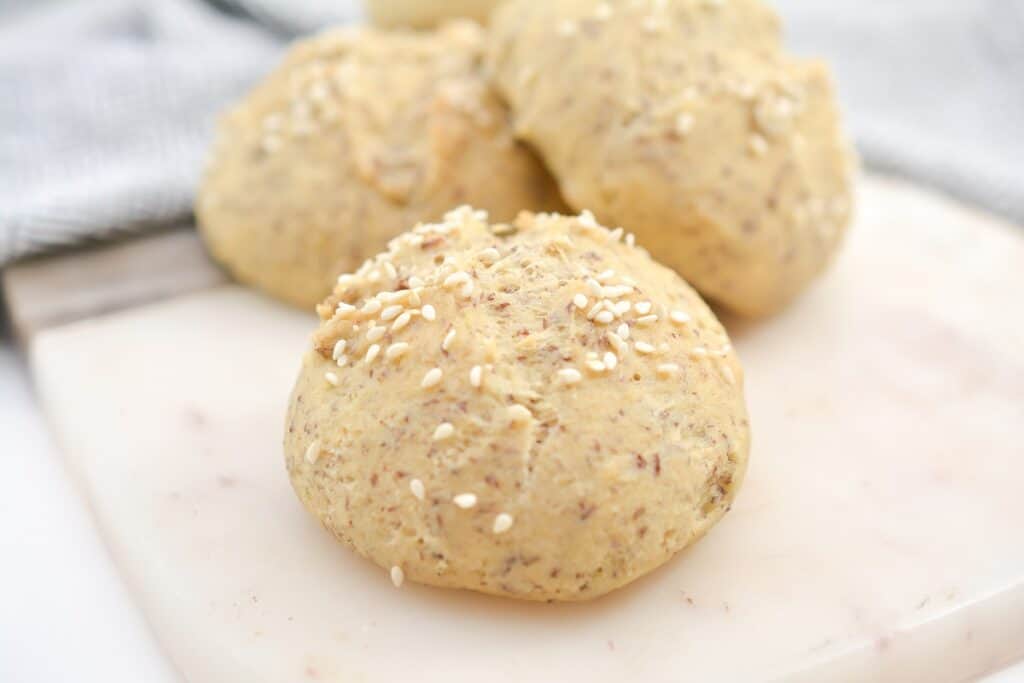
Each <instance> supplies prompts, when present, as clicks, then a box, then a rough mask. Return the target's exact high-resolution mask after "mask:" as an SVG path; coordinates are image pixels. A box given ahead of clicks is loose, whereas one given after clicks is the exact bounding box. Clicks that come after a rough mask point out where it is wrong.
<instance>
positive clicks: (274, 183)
mask: <svg viewBox="0 0 1024 683" xmlns="http://www.w3.org/2000/svg"><path fill="white" fill-rule="evenodd" d="M482 43H483V35H482V32H481V30H480V28H479V27H478V26H477V25H476V24H473V23H472V22H468V21H463V22H454V23H452V24H449V25H447V26H445V27H444V28H442V29H441V30H440V31H438V32H436V33H423V34H420V33H412V32H382V31H375V30H372V29H354V28H353V29H340V30H335V31H332V32H329V33H326V34H324V35H321V36H318V37H315V38H312V39H310V40H307V41H303V42H301V43H298V44H297V45H295V46H294V47H293V48H292V50H291V51H290V52H289V54H288V56H287V57H286V59H285V61H284V63H283V65H282V66H281V67H280V68H279V69H277V70H276V71H275V72H274V73H273V74H272V75H271V76H270V77H269V78H268V79H267V80H266V81H265V82H264V83H262V84H261V85H260V86H258V87H257V88H256V89H255V90H254V91H253V92H252V93H251V94H250V95H249V96H248V97H247V98H246V99H245V100H244V101H243V102H241V103H240V104H239V105H238V106H236V107H235V108H234V109H232V110H231V111H230V112H229V113H228V114H227V115H226V116H225V117H224V119H223V121H222V124H221V126H220V130H219V135H218V139H217V143H216V145H215V147H214V150H213V154H212V160H211V164H210V167H209V169H208V171H207V173H206V176H205V178H204V180H203V184H202V187H201V190H200V196H199V199H198V202H197V206H196V213H197V216H198V219H199V224H200V227H201V231H202V234H203V236H204V238H205V240H206V242H207V244H208V245H209V247H210V250H211V252H212V253H213V254H214V256H215V257H216V258H217V259H218V260H219V261H221V262H222V263H223V264H224V265H226V266H227V268H228V269H229V270H231V271H232V273H233V274H234V275H235V276H236V277H238V279H240V280H241V281H243V282H245V283H247V284H252V285H256V286H259V287H261V288H263V289H265V290H266V291H268V292H269V293H271V294H273V295H275V296H277V297H279V298H282V299H284V300H286V301H288V302H290V303H293V304H296V305H299V306H303V307H312V306H313V305H314V304H315V303H316V302H318V301H320V300H321V299H323V297H324V296H325V295H326V294H327V293H328V292H329V291H330V289H331V286H332V284H333V282H334V278H335V277H336V276H337V275H338V274H339V273H342V272H346V271H349V270H353V269H354V268H356V267H357V266H358V265H359V263H361V262H362V260H363V259H365V258H367V257H368V256H371V255H373V254H375V253H377V252H378V251H380V249H382V248H383V247H384V244H385V243H386V242H387V240H388V239H389V238H391V237H393V236H394V235H396V234H398V233H399V232H401V231H402V230H403V229H405V228H406V227H408V226H409V225H411V224H413V223H415V222H416V221H419V220H433V219H437V218H439V217H440V216H441V215H442V214H443V213H444V212H445V211H447V210H448V209H449V208H451V207H452V206H454V205H457V204H461V203H464V202H474V203H476V204H478V205H480V206H483V207H486V208H488V209H489V210H491V211H493V212H494V213H495V215H498V216H504V217H505V218H511V217H513V216H514V215H515V214H516V213H517V212H518V211H519V210H521V209H524V208H533V209H551V208H554V209H557V208H558V207H560V206H561V201H560V199H559V198H558V193H557V190H556V188H555V185H554V183H553V181H552V180H551V179H550V177H549V176H548V175H547V172H546V171H545V170H544V169H543V167H542V166H541V164H540V163H539V162H538V161H537V159H536V158H535V157H534V156H533V155H532V154H531V153H530V152H529V151H528V150H526V149H525V148H524V147H523V146H522V145H521V144H519V143H517V142H516V141H515V140H514V139H513V137H512V134H511V131H510V128H509V125H508V113H507V111H506V109H505V108H504V106H503V105H502V104H501V103H500V102H499V101H498V99H497V98H496V96H495V95H494V93H493V92H491V90H490V88H489V86H488V85H487V84H486V82H485V80H484V78H483V76H482V74H481V67H480V62H481V49H482ZM484 179H486V182H483V180H484Z"/></svg>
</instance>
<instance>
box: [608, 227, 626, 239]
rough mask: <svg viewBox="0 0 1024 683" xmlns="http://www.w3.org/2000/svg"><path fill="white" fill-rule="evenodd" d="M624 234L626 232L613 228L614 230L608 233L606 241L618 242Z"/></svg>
mask: <svg viewBox="0 0 1024 683" xmlns="http://www.w3.org/2000/svg"><path fill="white" fill-rule="evenodd" d="M625 232H626V231H625V230H623V229H622V228H615V229H614V230H612V231H610V232H609V233H608V241H609V242H618V241H619V240H621V239H622V236H623V235H624V234H625Z"/></svg>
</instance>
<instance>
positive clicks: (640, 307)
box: [633, 301, 652, 315]
mask: <svg viewBox="0 0 1024 683" xmlns="http://www.w3.org/2000/svg"><path fill="white" fill-rule="evenodd" d="M651 307H652V306H651V302H650V301H638V302H637V303H635V304H633V310H634V311H636V312H637V313H639V314H640V315H647V314H648V313H650V312H651Z"/></svg>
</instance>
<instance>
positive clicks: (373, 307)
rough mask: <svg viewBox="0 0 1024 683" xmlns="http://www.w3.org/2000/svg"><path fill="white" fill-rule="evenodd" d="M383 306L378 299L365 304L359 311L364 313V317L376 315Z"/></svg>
mask: <svg viewBox="0 0 1024 683" xmlns="http://www.w3.org/2000/svg"><path fill="white" fill-rule="evenodd" d="M382 306H383V304H382V303H381V302H380V301H379V300H378V299H370V300H369V301H367V302H366V303H365V304H363V307H362V308H361V309H359V312H360V313H362V314H363V315H375V314H376V313H377V312H378V311H380V309H381V307H382Z"/></svg>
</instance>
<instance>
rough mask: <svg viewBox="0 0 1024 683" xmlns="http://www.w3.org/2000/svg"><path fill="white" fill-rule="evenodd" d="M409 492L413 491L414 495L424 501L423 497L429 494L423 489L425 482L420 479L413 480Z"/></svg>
mask: <svg viewBox="0 0 1024 683" xmlns="http://www.w3.org/2000/svg"><path fill="white" fill-rule="evenodd" d="M409 490H410V491H412V495H414V496H416V497H417V498H419V499H420V500H423V497H424V496H425V495H426V494H427V491H426V489H424V488H423V482H422V481H420V480H419V479H413V480H412V481H410V482H409Z"/></svg>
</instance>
